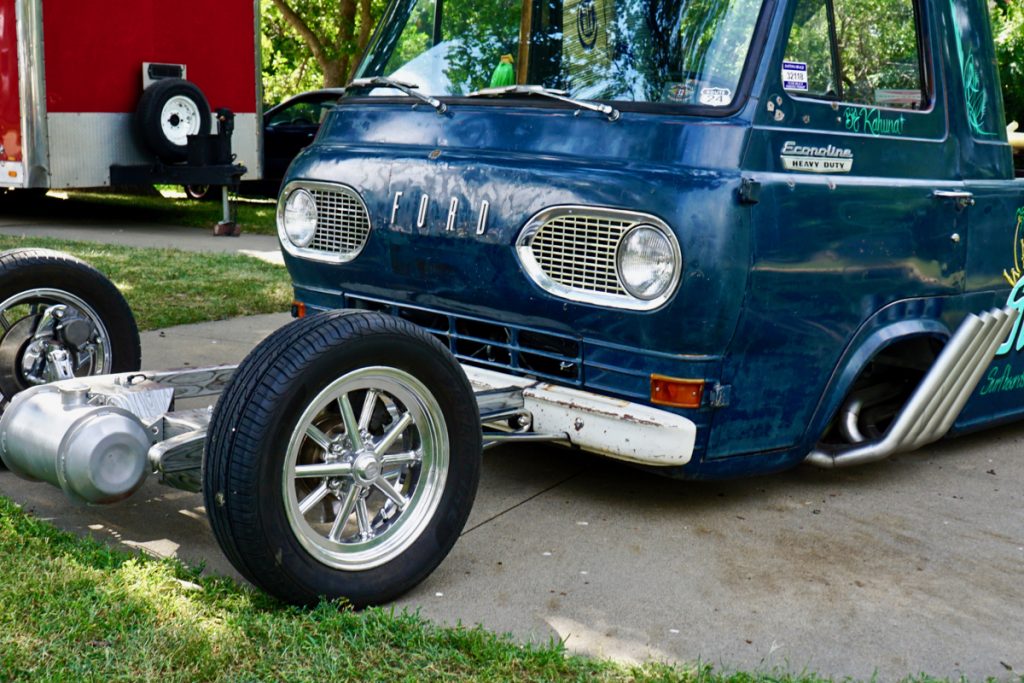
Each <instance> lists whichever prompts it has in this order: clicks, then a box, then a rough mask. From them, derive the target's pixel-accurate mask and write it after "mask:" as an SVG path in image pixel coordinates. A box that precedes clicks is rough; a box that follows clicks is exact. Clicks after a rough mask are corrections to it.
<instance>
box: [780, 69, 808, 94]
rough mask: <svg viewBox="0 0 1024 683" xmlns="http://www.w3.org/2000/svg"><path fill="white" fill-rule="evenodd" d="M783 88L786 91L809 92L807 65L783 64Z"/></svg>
mask: <svg viewBox="0 0 1024 683" xmlns="http://www.w3.org/2000/svg"><path fill="white" fill-rule="evenodd" d="M782 87H783V88H784V89H785V90H802V91H804V92H807V90H808V88H809V85H808V81H807V64H805V63H804V62H783V63H782Z"/></svg>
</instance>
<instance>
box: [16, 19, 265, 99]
mask: <svg viewBox="0 0 1024 683" xmlns="http://www.w3.org/2000/svg"><path fill="white" fill-rule="evenodd" d="M4 2H11V0H4ZM255 10H256V7H255V4H254V3H253V0H218V1H217V2H209V1H208V0H177V1H176V2H174V3H168V2H166V1H165V0H103V1H102V2H101V1H100V0H92V1H85V2H67V0H43V19H44V22H45V35H46V85H47V88H46V106H47V110H48V111H49V112H51V113H58V112H120V113H131V112H134V111H135V108H136V106H137V105H138V102H139V97H141V96H142V77H141V64H142V63H143V62H165V63H172V64H185V65H187V67H188V80H190V81H192V82H193V83H195V84H196V85H198V86H199V87H200V88H201V89H202V90H203V92H204V93H205V94H206V97H207V99H209V100H210V105H211V106H212V107H213V108H214V109H216V108H219V107H226V108H228V109H231V110H232V111H234V112H235V113H236V114H242V113H254V112H256V111H257V108H258V104H259V103H258V101H257V88H256V74H257V63H256V50H255V45H254V35H253V34H254V30H255V26H256V16H255ZM83 27H90V28H89V30H83Z"/></svg>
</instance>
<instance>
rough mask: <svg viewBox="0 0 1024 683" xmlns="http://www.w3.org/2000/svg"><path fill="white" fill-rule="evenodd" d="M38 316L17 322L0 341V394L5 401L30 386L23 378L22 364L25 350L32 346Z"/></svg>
mask: <svg viewBox="0 0 1024 683" xmlns="http://www.w3.org/2000/svg"><path fill="white" fill-rule="evenodd" d="M40 317H41V316H40V315H27V316H25V317H24V318H22V319H21V320H19V321H17V322H16V323H14V324H13V325H11V328H10V329H9V330H7V331H6V332H5V333H4V335H3V338H2V339H0V394H2V395H3V398H4V399H5V400H7V399H10V397H11V396H14V395H15V394H16V393H18V392H19V391H24V390H25V389H28V388H29V387H30V386H32V384H31V383H30V382H29V381H28V379H27V378H26V377H25V372H24V368H23V367H22V363H23V361H24V359H25V350H26V349H27V348H28V347H29V346H30V345H31V344H32V341H33V337H34V336H35V329H36V324H37V322H38V320H39V318H40Z"/></svg>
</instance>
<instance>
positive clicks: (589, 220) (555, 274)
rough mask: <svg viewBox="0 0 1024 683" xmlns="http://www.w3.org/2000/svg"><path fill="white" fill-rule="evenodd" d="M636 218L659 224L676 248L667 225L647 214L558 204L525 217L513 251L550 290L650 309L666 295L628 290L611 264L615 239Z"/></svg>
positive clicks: (606, 303) (602, 302)
mask: <svg viewBox="0 0 1024 683" xmlns="http://www.w3.org/2000/svg"><path fill="white" fill-rule="evenodd" d="M641 223H643V224H646V225H650V226H653V227H655V228H658V229H660V230H661V231H662V232H663V233H664V234H665V235H666V236H667V237H668V238H669V239H670V240H671V241H672V242H673V243H675V244H676V249H677V250H678V244H677V243H676V240H675V236H674V235H673V234H672V230H671V229H670V228H669V227H668V225H667V224H666V223H665V222H664V221H662V220H661V219H659V218H657V217H655V216H652V215H650V214H645V213H639V212H635V211H623V210H620V209H606V208H602V207H587V206H558V207H551V208H549V209H545V210H544V211H541V212H540V213H539V214H537V215H536V216H534V217H533V218H532V219H530V221H529V222H528V223H527V224H526V227H525V228H523V231H522V232H521V233H520V235H519V239H518V240H517V241H516V251H517V252H518V254H519V260H520V261H521V262H522V264H523V268H524V269H525V270H526V272H527V274H528V275H529V276H530V278H531V279H532V280H533V281H534V282H536V283H537V285H538V286H539V287H540V288H541V289H543V290H545V291H547V292H550V293H551V294H554V295H555V296H559V297H562V298H564V299H570V300H572V301H582V302H585V303H592V304H597V305H601V306H610V307H613V308H631V309H634V310H652V309H654V308H656V307H658V306H660V305H661V304H662V303H664V302H665V300H666V299H667V297H668V295H666V296H665V297H660V298H659V299H657V300H653V301H643V300H641V299H637V298H636V297H634V296H632V295H630V294H629V292H627V291H626V288H625V287H623V285H622V282H621V281H620V279H619V273H618V268H617V267H616V264H615V257H616V253H617V252H618V248H619V243H620V242H621V241H622V239H623V237H625V236H626V234H627V233H628V232H629V231H630V230H632V229H633V228H634V227H635V226H637V225H639V224H641Z"/></svg>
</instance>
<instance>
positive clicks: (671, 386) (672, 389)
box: [651, 375, 704, 408]
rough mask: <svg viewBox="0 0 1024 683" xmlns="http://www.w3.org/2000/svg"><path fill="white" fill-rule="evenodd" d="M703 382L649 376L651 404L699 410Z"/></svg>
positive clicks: (702, 393)
mask: <svg viewBox="0 0 1024 683" xmlns="http://www.w3.org/2000/svg"><path fill="white" fill-rule="evenodd" d="M703 396H704V380H702V379H677V378H675V377H665V376H663V375H651V403H656V404H658V405H662V406H672V407H673V408H700V401H701V398H702V397H703Z"/></svg>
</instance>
